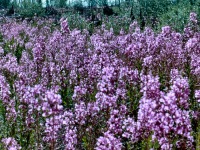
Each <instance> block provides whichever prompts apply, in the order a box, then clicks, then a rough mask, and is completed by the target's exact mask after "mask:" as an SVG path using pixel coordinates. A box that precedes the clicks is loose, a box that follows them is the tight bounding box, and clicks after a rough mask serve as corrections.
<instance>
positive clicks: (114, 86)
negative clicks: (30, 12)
mask: <svg viewBox="0 0 200 150" xmlns="http://www.w3.org/2000/svg"><path fill="white" fill-rule="evenodd" d="M199 103H200V26H199V22H198V21H197V15H196V14H195V13H191V14H190V16H189V19H188V25H187V26H185V28H184V31H183V32H182V33H178V32H175V31H174V30H173V29H172V28H171V27H170V26H164V27H162V30H161V31H160V32H159V33H156V32H154V31H153V30H152V29H151V28H148V27H146V28H145V29H144V31H141V30H140V27H139V25H138V24H137V22H133V23H132V24H131V25H130V28H129V31H128V32H126V31H124V30H123V29H121V31H120V33H119V34H115V33H114V32H113V29H112V28H110V29H108V28H107V27H106V26H105V25H102V26H101V27H100V28H96V30H95V31H94V33H93V34H90V33H89V32H88V31H87V30H86V29H84V30H78V29H74V30H70V28H69V26H68V22H67V19H61V20H60V26H59V27H57V26H54V25H53V20H42V19H37V18H35V20H33V21H32V22H31V23H30V22H28V21H26V20H25V21H23V22H21V21H17V20H14V19H7V18H0V131H1V132H0V140H1V141H0V142H1V143H0V149H2V150H4V149H5V150H20V149H21V150H43V149H45V150H93V149H95V150H120V149H121V150H193V149H197V150H199V149H200V121H199V120H200V104H199Z"/></svg>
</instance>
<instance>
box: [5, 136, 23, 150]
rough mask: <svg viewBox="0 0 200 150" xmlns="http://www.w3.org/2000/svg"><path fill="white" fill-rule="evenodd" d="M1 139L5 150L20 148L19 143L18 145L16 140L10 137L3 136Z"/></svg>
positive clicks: (17, 149)
mask: <svg viewBox="0 0 200 150" xmlns="http://www.w3.org/2000/svg"><path fill="white" fill-rule="evenodd" d="M1 141H2V142H3V144H4V146H5V148H6V149H7V150H20V149H21V147H20V145H18V143H17V141H16V140H15V139H14V138H12V137H8V138H4V139H2V140H1Z"/></svg>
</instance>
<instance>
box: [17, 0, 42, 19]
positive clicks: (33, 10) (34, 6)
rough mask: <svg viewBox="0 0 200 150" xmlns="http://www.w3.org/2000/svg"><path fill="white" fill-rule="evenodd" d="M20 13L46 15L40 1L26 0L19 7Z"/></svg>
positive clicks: (23, 14) (24, 15)
mask: <svg viewBox="0 0 200 150" xmlns="http://www.w3.org/2000/svg"><path fill="white" fill-rule="evenodd" d="M19 14H20V15H21V16H22V17H33V16H35V15H37V16H44V15H45V9H44V8H43V7H42V6H41V4H39V3H31V2H26V1H24V2H23V3H22V5H21V7H20V8H19Z"/></svg>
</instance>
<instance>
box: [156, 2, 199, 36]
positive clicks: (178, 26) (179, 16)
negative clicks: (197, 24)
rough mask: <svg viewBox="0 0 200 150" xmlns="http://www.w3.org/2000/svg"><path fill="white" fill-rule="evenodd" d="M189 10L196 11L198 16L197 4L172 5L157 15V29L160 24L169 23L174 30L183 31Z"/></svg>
mask: <svg viewBox="0 0 200 150" xmlns="http://www.w3.org/2000/svg"><path fill="white" fill-rule="evenodd" d="M190 12H196V13H197V14H198V15H197V16H199V15H200V12H199V7H198V6H197V5H194V6H192V5H190V3H186V2H185V3H178V4H177V5H173V6H171V7H170V9H169V10H168V11H167V12H166V13H163V14H162V15H160V16H159V29H160V28H161V27H162V26H166V25H169V26H171V27H172V28H174V29H175V30H176V31H179V32H181V31H183V28H184V26H185V25H186V24H187V23H188V16H189V14H190Z"/></svg>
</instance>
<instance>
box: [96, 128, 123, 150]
mask: <svg viewBox="0 0 200 150" xmlns="http://www.w3.org/2000/svg"><path fill="white" fill-rule="evenodd" d="M95 149H96V150H120V149H122V143H121V142H120V139H117V138H116V137H115V136H114V135H113V134H111V133H109V132H105V133H104V135H103V136H101V137H99V138H98V139H97V146H96V148H95Z"/></svg>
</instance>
